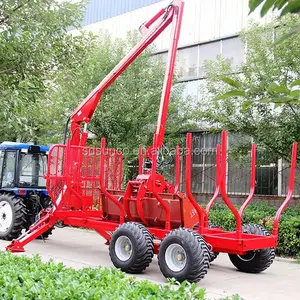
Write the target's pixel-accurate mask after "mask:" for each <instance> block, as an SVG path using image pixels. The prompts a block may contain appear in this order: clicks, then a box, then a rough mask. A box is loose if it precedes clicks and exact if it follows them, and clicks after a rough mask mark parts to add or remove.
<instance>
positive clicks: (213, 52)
mask: <svg viewBox="0 0 300 300" xmlns="http://www.w3.org/2000/svg"><path fill="white" fill-rule="evenodd" d="M220 53H221V42H220V41H218V42H213V43H209V44H204V45H200V46H199V72H198V76H199V77H204V76H205V70H204V62H205V61H206V60H215V59H216V57H217V55H219V54H220Z"/></svg>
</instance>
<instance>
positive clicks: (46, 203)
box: [36, 197, 55, 240]
mask: <svg viewBox="0 0 300 300" xmlns="http://www.w3.org/2000/svg"><path fill="white" fill-rule="evenodd" d="M52 205H53V204H52V200H51V198H50V197H45V198H44V199H43V201H42V202H41V206H42V209H50V208H51V207H52ZM39 219H40V212H39V213H38V214H37V215H36V221H37V220H39ZM54 229H55V228H54V226H53V227H51V228H49V229H48V230H47V231H45V232H44V233H42V234H41V235H40V236H38V237H37V239H41V240H45V239H47V238H48V237H49V236H50V235H51V234H52V233H53V230H54Z"/></svg>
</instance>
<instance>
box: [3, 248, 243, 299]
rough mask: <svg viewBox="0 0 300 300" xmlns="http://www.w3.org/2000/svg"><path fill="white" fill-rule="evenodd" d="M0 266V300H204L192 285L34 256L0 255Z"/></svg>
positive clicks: (200, 291)
mask: <svg viewBox="0 0 300 300" xmlns="http://www.w3.org/2000/svg"><path fill="white" fill-rule="evenodd" d="M0 265H1V274H0V296H1V299H57V300H59V299H72V300H73V299H74V300H76V299H91V300H92V299H178V300H181V299H191V300H192V299H206V297H205V290H203V289H198V288H197V286H196V284H189V283H187V282H183V283H182V284H180V285H178V287H177V288H174V287H173V286H172V285H171V284H165V285H157V284H154V283H151V282H149V281H136V280H135V278H134V277H125V274H124V273H122V272H121V271H119V270H117V269H115V268H111V269H107V268H83V269H80V270H74V269H72V268H67V267H65V266H64V265H63V264H62V263H55V262H53V261H52V260H50V261H49V262H47V263H42V261H41V258H40V257H39V256H38V255H35V256H34V257H33V258H28V257H26V256H16V255H12V254H10V253H8V252H7V253H3V252H1V253H0ZM237 297H238V296H236V295H235V296H234V298H232V299H239V298H237ZM227 299H228V300H230V299H229V298H227Z"/></svg>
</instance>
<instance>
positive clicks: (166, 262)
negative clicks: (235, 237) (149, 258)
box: [158, 228, 210, 282]
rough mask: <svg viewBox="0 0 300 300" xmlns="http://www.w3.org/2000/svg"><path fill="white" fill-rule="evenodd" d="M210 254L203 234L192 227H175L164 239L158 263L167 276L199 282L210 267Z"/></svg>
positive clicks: (178, 279)
mask: <svg viewBox="0 0 300 300" xmlns="http://www.w3.org/2000/svg"><path fill="white" fill-rule="evenodd" d="M209 260H210V254H209V250H208V247H207V244H206V243H205V241H204V240H203V238H202V237H201V235H200V234H199V233H198V232H196V231H193V230H191V229H185V228H180V229H175V230H173V231H171V232H170V233H169V234H167V235H166V237H165V238H164V239H163V240H162V242H161V244H160V247H159V253H158V264H159V267H160V270H161V272H162V273H163V275H164V276H165V277H166V278H175V279H176V280H177V281H179V282H182V281H184V280H187V281H189V282H198V281H200V280H201V279H202V278H204V276H205V275H206V273H207V271H208V268H209Z"/></svg>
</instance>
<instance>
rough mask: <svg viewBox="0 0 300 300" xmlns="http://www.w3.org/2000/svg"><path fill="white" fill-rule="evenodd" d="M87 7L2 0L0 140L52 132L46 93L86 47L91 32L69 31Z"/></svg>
mask: <svg viewBox="0 0 300 300" xmlns="http://www.w3.org/2000/svg"><path fill="white" fill-rule="evenodd" d="M84 8H85V1H77V2H74V1H73V2H70V1H67V0H65V1H58V0H30V1H29V0H6V1H1V3H0V99H1V109H0V124H1V125H0V140H3V139H7V140H16V139H21V140H22V141H26V142H27V141H30V140H36V139H40V137H41V136H43V135H45V134H47V133H48V131H49V125H50V123H51V120H49V114H48V110H49V103H50V102H49V98H48V97H49V95H51V94H52V93H53V90H54V89H55V88H56V82H57V79H58V78H60V77H63V76H64V74H66V73H67V74H70V73H72V72H75V71H76V70H77V68H78V66H80V63H81V60H82V59H84V57H85V55H86V53H87V51H88V47H87V45H88V40H89V39H90V37H89V36H87V35H78V36H76V37H73V36H71V35H70V34H68V28H70V27H77V26H78V25H79V22H80V20H81V19H82V14H83V9H84ZM52 105H53V103H52Z"/></svg>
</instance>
